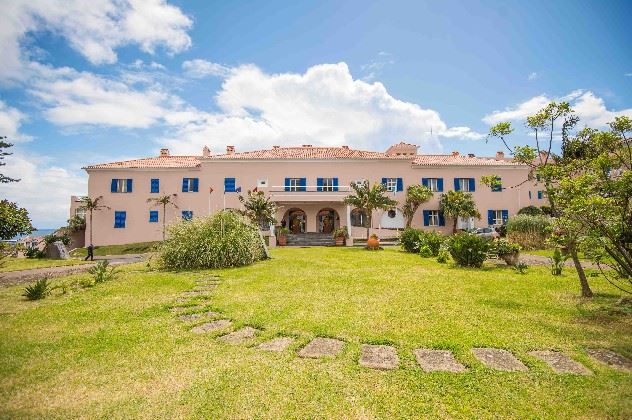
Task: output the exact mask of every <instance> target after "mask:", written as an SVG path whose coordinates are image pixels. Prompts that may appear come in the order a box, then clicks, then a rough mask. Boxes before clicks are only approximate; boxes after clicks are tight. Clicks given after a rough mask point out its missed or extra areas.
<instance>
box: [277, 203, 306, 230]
mask: <svg viewBox="0 0 632 420" xmlns="http://www.w3.org/2000/svg"><path fill="white" fill-rule="evenodd" d="M306 221H307V219H306V215H305V212H304V211H303V210H302V209H299V208H292V209H289V210H288V211H286V212H285V215H284V216H283V220H281V226H282V227H286V228H288V229H290V232H292V233H305V227H306V226H305V223H306Z"/></svg>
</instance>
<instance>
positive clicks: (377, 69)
mask: <svg viewBox="0 0 632 420" xmlns="http://www.w3.org/2000/svg"><path fill="white" fill-rule="evenodd" d="M392 57H393V55H392V54H391V53H388V52H386V51H380V52H379V53H378V54H377V57H376V58H373V59H372V60H371V61H369V62H368V63H366V64H363V65H361V66H360V69H362V71H363V72H364V73H365V75H364V76H363V77H362V80H364V81H365V82H370V81H372V80H375V79H376V78H377V77H379V76H380V75H381V74H382V71H383V70H384V67H386V66H387V65H391V64H395V60H394V59H393V58H392Z"/></svg>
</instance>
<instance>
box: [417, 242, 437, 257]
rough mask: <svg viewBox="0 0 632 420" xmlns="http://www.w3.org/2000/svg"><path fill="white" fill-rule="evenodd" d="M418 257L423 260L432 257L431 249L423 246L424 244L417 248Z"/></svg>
mask: <svg viewBox="0 0 632 420" xmlns="http://www.w3.org/2000/svg"><path fill="white" fill-rule="evenodd" d="M419 256H420V257H423V258H429V257H434V255H433V253H432V248H430V247H429V246H428V245H425V244H424V245H421V246H420V247H419Z"/></svg>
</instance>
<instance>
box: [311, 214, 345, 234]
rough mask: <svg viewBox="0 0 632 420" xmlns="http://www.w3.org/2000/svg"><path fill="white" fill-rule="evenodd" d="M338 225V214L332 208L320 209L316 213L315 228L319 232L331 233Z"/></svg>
mask: <svg viewBox="0 0 632 420" xmlns="http://www.w3.org/2000/svg"><path fill="white" fill-rule="evenodd" d="M339 227H340V216H338V212H337V211H336V210H334V209H330V208H326V209H321V210H320V211H319V212H318V213H317V214H316V229H318V232H319V233H332V232H333V231H334V229H338V228H339Z"/></svg>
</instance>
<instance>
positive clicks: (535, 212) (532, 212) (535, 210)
mask: <svg viewBox="0 0 632 420" xmlns="http://www.w3.org/2000/svg"><path fill="white" fill-rule="evenodd" d="M518 214H526V215H527V216H541V215H542V209H540V208H539V207H536V206H527V207H523V208H521V209H520V210H518Z"/></svg>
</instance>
